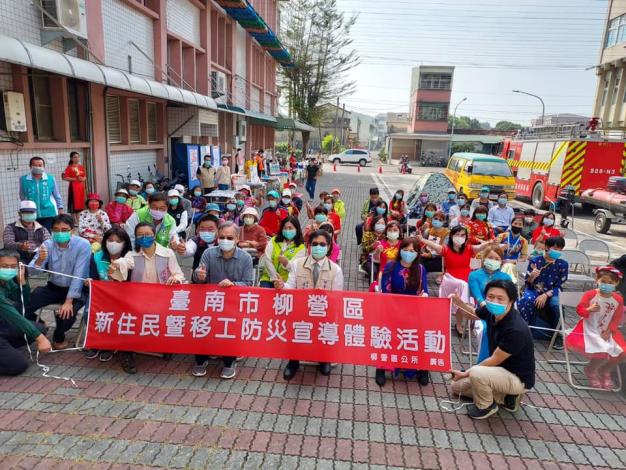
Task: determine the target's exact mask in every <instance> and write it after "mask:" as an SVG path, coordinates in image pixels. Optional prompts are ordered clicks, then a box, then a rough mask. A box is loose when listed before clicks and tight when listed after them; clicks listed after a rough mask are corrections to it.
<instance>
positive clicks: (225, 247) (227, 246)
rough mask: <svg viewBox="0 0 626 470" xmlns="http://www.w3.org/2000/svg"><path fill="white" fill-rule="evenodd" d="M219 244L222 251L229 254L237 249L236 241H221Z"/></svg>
mask: <svg viewBox="0 0 626 470" xmlns="http://www.w3.org/2000/svg"><path fill="white" fill-rule="evenodd" d="M217 244H218V245H219V247H220V250H222V251H225V252H228V251H231V250H232V249H233V248H235V240H219V241H218V242H217Z"/></svg>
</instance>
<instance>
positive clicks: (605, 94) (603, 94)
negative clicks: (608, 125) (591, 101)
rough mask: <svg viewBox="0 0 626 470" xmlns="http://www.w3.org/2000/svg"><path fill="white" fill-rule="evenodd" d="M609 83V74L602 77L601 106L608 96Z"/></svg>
mask: <svg viewBox="0 0 626 470" xmlns="http://www.w3.org/2000/svg"><path fill="white" fill-rule="evenodd" d="M610 81H611V75H610V72H609V73H607V74H606V76H605V77H604V91H603V92H602V106H604V104H605V103H606V97H607V95H608V94H609V82H610Z"/></svg>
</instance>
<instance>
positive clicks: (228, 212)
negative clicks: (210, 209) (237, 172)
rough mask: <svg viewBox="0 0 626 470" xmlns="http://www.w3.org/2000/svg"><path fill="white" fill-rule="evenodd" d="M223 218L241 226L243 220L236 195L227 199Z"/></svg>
mask: <svg viewBox="0 0 626 470" xmlns="http://www.w3.org/2000/svg"><path fill="white" fill-rule="evenodd" d="M222 219H224V220H227V221H229V222H233V223H234V224H235V225H237V226H241V224H242V223H243V220H241V210H240V209H239V207H237V200H236V199H235V198H234V197H233V198H230V199H228V200H227V201H226V205H225V206H224V213H223V214H222Z"/></svg>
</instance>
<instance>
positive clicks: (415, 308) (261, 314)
mask: <svg viewBox="0 0 626 470" xmlns="http://www.w3.org/2000/svg"><path fill="white" fill-rule="evenodd" d="M120 293H121V294H122V295H120ZM89 312H90V313H89V325H88V330H87V338H86V344H85V347H86V348H93V349H107V350H122V351H145V352H160V353H176V354H209V355H224V354H227V355H233V356H244V357H267V358H276V359H288V358H291V359H293V358H297V359H300V360H312V361H328V362H340V363H346V364H360V365H371V366H377V367H387V368H394V367H398V368H418V367H419V368H420V369H423V370H432V371H449V370H450V369H451V354H450V335H449V332H450V301H449V300H448V299H439V298H428V297H412V296H403V295H385V296H382V295H380V294H372V293H361V292H339V291H338V292H326V291H321V290H296V291H291V290H289V291H287V290H270V289H260V288H248V287H230V288H226V289H224V288H219V287H217V286H207V285H192V284H185V285H177V286H164V285H155V284H140V283H125V284H123V285H120V284H117V283H110V282H100V281H92V283H91V303H90V307H89Z"/></svg>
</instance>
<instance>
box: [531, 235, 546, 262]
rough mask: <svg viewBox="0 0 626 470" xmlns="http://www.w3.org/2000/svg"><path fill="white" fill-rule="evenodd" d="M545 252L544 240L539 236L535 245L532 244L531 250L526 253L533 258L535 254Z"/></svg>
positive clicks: (538, 254)
mask: <svg viewBox="0 0 626 470" xmlns="http://www.w3.org/2000/svg"><path fill="white" fill-rule="evenodd" d="M545 252H546V241H545V240H544V239H543V238H539V239H538V240H537V242H536V243H535V245H534V246H533V251H531V252H530V255H528V257H529V258H534V257H536V256H543V255H544V254H545Z"/></svg>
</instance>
